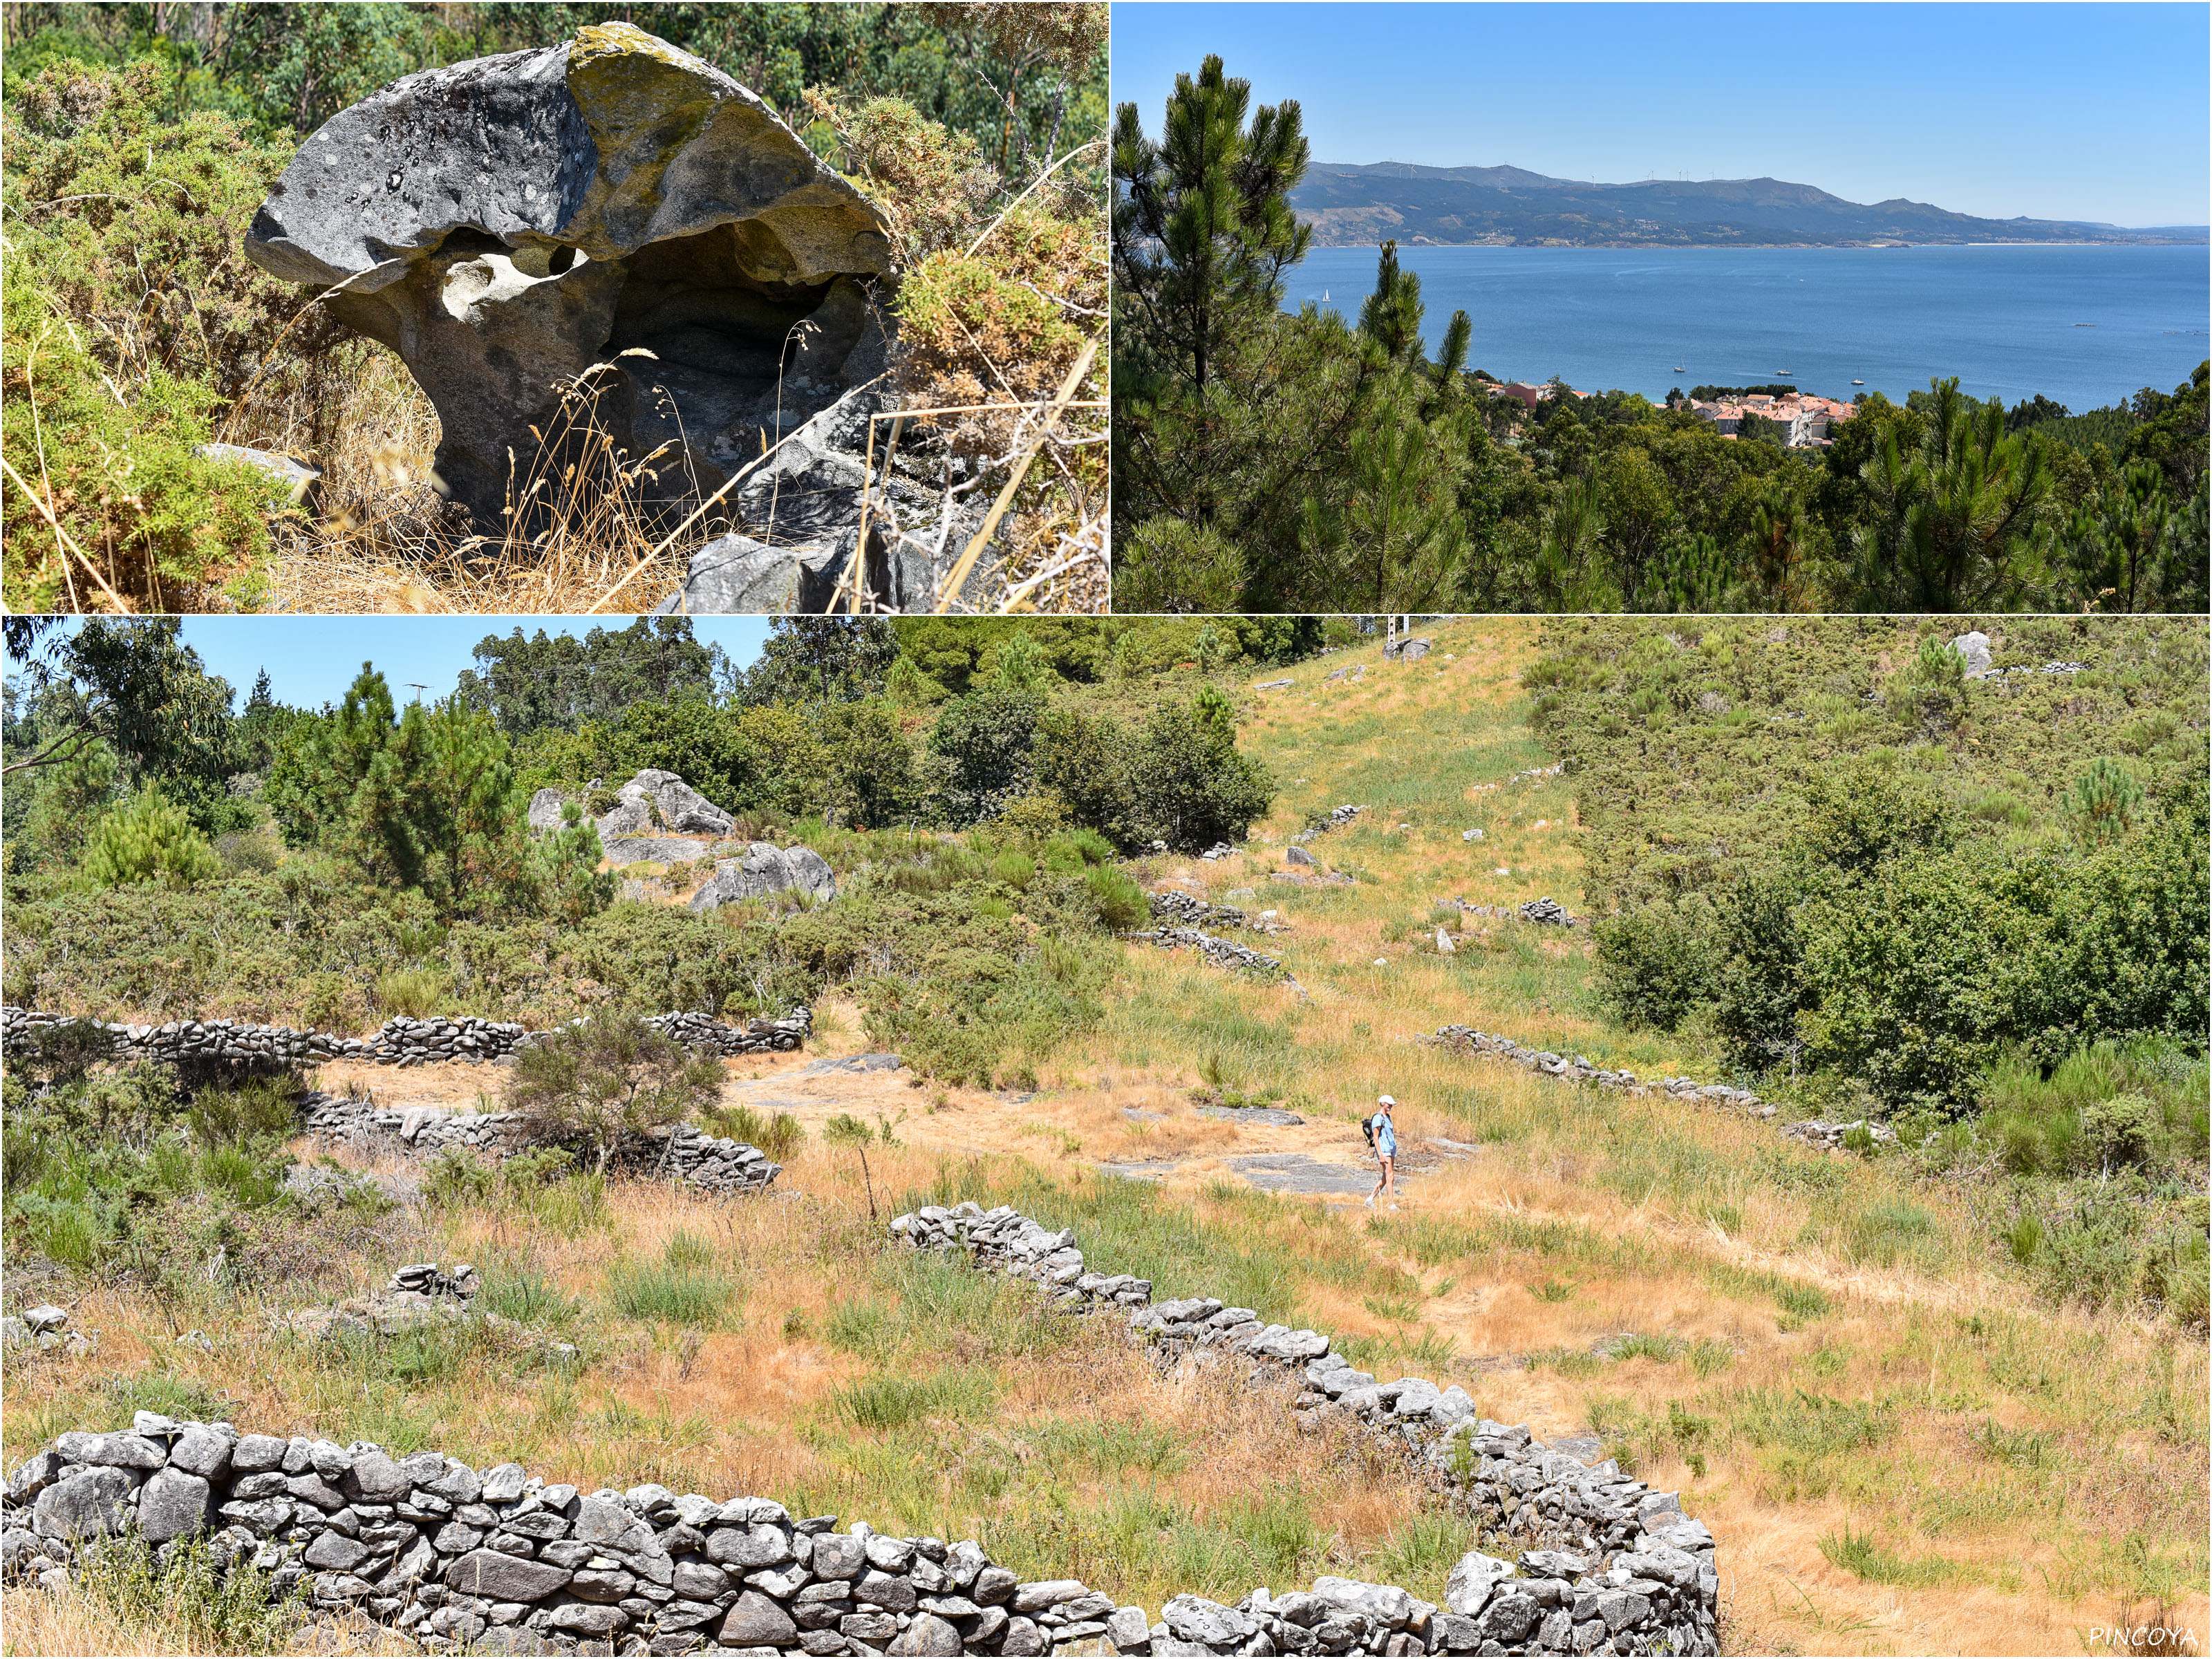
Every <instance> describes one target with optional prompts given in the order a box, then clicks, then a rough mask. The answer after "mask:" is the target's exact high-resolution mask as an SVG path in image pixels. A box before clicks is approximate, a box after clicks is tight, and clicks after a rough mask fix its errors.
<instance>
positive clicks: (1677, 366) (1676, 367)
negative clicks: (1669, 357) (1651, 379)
mask: <svg viewBox="0 0 2212 1659" xmlns="http://www.w3.org/2000/svg"><path fill="white" fill-rule="evenodd" d="M1674 372H1675V373H1676V374H1688V373H1689V372H1690V371H1689V370H1687V369H1686V368H1683V367H1682V366H1681V364H1680V363H1677V364H1675V365H1674Z"/></svg>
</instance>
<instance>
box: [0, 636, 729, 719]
mask: <svg viewBox="0 0 2212 1659" xmlns="http://www.w3.org/2000/svg"><path fill="white" fill-rule="evenodd" d="M630 621H631V618H629V617H622V616H617V617H185V618H184V621H183V625H182V629H181V630H180V632H181V637H182V638H183V639H184V641H185V643H186V644H187V645H189V646H191V647H192V648H193V649H194V650H195V651H197V652H198V653H199V654H200V660H201V662H203V663H204V664H205V665H206V666H207V671H208V672H210V674H220V675H221V676H222V678H225V679H227V680H228V681H229V682H230V684H231V687H232V689H233V690H234V691H236V693H237V694H238V695H237V696H236V697H235V699H234V701H233V702H232V704H231V707H232V709H233V710H234V711H237V710H240V709H243V708H245V707H246V696H247V694H248V693H250V692H251V691H252V690H253V681H254V678H255V677H256V676H257V675H258V674H259V673H260V671H262V670H263V669H264V668H266V669H267V670H268V671H269V687H270V692H271V693H272V694H273V695H274V696H276V701H277V702H283V703H289V704H291V705H292V706H293V707H294V708H321V707H322V706H323V704H325V703H326V702H332V703H334V702H339V701H340V700H341V699H343V697H344V696H345V693H346V687H348V686H349V685H350V684H353V679H354V676H355V675H356V674H358V673H360V672H361V665H362V663H363V662H364V661H367V662H373V663H374V664H375V665H376V666H377V668H378V669H379V670H380V671H381V672H382V673H383V675H384V678H385V682H386V684H389V685H390V686H391V687H392V695H393V696H395V697H396V698H397V699H398V701H400V702H407V701H408V700H409V699H410V698H412V697H414V696H416V695H417V693H416V691H415V690H414V689H413V687H414V684H416V683H419V684H422V686H424V687H425V688H427V689H426V690H423V691H422V693H421V694H420V695H421V696H423V697H425V698H431V699H435V698H438V697H442V696H446V695H447V693H449V692H451V691H452V690H453V685H454V683H455V682H456V681H457V680H458V679H459V678H460V673H461V671H462V670H463V669H464V668H472V667H474V666H475V662H474V660H473V659H472V658H471V655H470V653H471V652H473V651H474V650H475V649H476V646H477V641H478V640H481V639H483V637H484V635H487V634H500V635H506V634H508V633H511V632H513V630H514V629H517V628H520V629H522V631H523V633H524V634H525V635H534V634H536V633H537V632H538V630H539V629H544V631H545V632H547V633H549V634H574V635H576V636H577V637H578V638H582V637H583V636H584V635H587V634H589V633H590V632H591V631H592V629H594V628H610V629H616V630H619V629H624V628H627V627H629V624H630ZM768 624H769V619H768V618H767V617H694V618H693V619H692V623H691V631H692V634H693V635H694V636H695V637H696V638H697V639H698V640H700V641H702V643H706V644H710V645H719V646H720V647H722V651H723V653H724V654H725V655H726V656H727V657H728V658H729V659H730V660H731V661H732V662H733V663H736V664H737V665H738V666H739V667H744V666H747V665H750V664H751V662H752V661H753V660H754V659H756V658H757V657H758V656H759V655H760V650H761V642H762V641H763V640H765V639H766V638H767V637H768ZM8 667H9V671H10V672H11V673H12V672H13V671H14V669H15V662H14V660H13V659H9V664H8Z"/></svg>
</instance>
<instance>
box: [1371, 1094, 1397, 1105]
mask: <svg viewBox="0 0 2212 1659" xmlns="http://www.w3.org/2000/svg"><path fill="white" fill-rule="evenodd" d="M1375 1103H1376V1105H1377V1106H1395V1105H1396V1104H1397V1102H1396V1101H1395V1100H1393V1099H1391V1098H1390V1097H1389V1096H1388V1095H1382V1096H1378V1097H1376V1102H1375Z"/></svg>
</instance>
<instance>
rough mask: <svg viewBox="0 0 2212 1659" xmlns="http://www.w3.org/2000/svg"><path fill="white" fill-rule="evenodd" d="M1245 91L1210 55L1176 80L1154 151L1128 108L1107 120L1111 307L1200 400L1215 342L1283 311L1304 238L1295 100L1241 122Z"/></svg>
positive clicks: (1303, 154)
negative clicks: (1123, 309) (1296, 209)
mask: <svg viewBox="0 0 2212 1659" xmlns="http://www.w3.org/2000/svg"><path fill="white" fill-rule="evenodd" d="M1251 97H1252V83H1251V82H1249V81H1245V80H1241V79H1231V78H1230V77H1228V76H1225V75H1224V74H1223V72H1222V66H1221V59H1220V58H1219V57H1218V56H1212V57H1209V58H1206V61H1205V63H1204V64H1202V65H1201V66H1200V70H1199V73H1198V78H1197V80H1195V81H1193V80H1192V79H1191V77H1190V76H1188V75H1179V76H1176V88H1175V92H1174V94H1172V95H1171V96H1170V98H1169V100H1168V106H1167V117H1166V120H1165V123H1164V125H1163V126H1162V128H1161V135H1160V141H1159V142H1158V143H1153V142H1152V139H1150V138H1148V137H1146V135H1145V131H1144V127H1143V125H1142V123H1141V122H1140V121H1139V118H1138V115H1137V106H1135V105H1134V104H1123V105H1121V106H1120V107H1119V108H1118V109H1117V110H1116V111H1115V126H1114V180H1115V186H1116V189H1115V201H1114V215H1113V256H1114V279H1115V295H1116V299H1117V301H1123V302H1125V303H1126V305H1127V312H1128V320H1129V321H1130V323H1131V325H1133V327H1134V328H1135V329H1136V330H1137V331H1139V333H1140V334H1141V335H1142V336H1143V337H1144V338H1145V340H1146V343H1147V345H1148V347H1149V348H1150V353H1151V356H1152V359H1153V360H1154V361H1155V362H1158V364H1159V365H1160V367H1161V368H1162V369H1163V370H1164V372H1165V373H1167V374H1170V376H1172V377H1173V378H1175V379H1176V380H1182V381H1184V382H1186V383H1187V384H1188V387H1189V388H1190V390H1191V391H1193V392H1195V393H1196V394H1197V395H1198V396H1200V397H1203V396H1204V395H1205V392H1206V386H1207V383H1208V379H1209V376H1210V373H1211V370H1212V364H1213V362H1214V360H1215V359H1216V357H1217V356H1218V355H1219V353H1220V350H1221V347H1222V343H1223V341H1224V338H1225V336H1226V335H1227V334H1228V332H1229V331H1231V330H1232V329H1234V328H1236V327H1237V325H1239V324H1240V322H1241V321H1243V319H1246V318H1249V316H1250V315H1251V314H1252V313H1254V312H1255V311H1257V312H1260V313H1262V314H1265V313H1272V312H1273V310H1274V309H1275V308H1276V307H1278V306H1279V305H1280V304H1281V303H1282V293H1283V272H1284V270H1286V269H1287V268H1288V267H1289V266H1291V265H1292V264H1296V263H1297V261H1298V260H1300V259H1302V258H1304V257H1305V252H1306V246H1307V244H1308V243H1309V242H1310V240H1312V232H1311V231H1310V229H1309V228H1307V227H1305V226H1304V225H1301V224H1300V223H1299V222H1297V216H1296V215H1295V214H1293V213H1292V212H1291V204H1290V192H1291V191H1292V190H1293V189H1295V188H1296V187H1297V184H1298V181H1299V180H1300V179H1304V177H1305V170H1306V160H1307V149H1306V140H1305V134H1304V125H1303V123H1304V118H1303V117H1302V115H1301V114H1300V112H1299V109H1298V106H1297V101H1296V100H1285V101H1284V102H1283V103H1281V104H1279V105H1274V106H1269V105H1265V104H1263V105H1261V106H1260V108H1259V109H1258V110H1257V111H1255V112H1254V113H1253V116H1252V124H1251V125H1250V127H1249V129H1248V128H1247V127H1246V126H1245V125H1244V112H1245V109H1246V106H1248V105H1249V103H1250V101H1251Z"/></svg>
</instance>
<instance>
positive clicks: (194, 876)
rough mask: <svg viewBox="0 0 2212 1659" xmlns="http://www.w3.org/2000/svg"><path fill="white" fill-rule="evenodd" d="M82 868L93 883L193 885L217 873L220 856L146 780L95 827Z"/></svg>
mask: <svg viewBox="0 0 2212 1659" xmlns="http://www.w3.org/2000/svg"><path fill="white" fill-rule="evenodd" d="M82 867H83V871H84V876H85V879H86V880H88V881H89V882H90V883H91V884H93V885H94V886H95V887H122V886H128V885H133V884H139V883H146V882H156V883H159V884H161V885H163V886H167V887H195V886H197V885H198V884H200V883H201V882H204V881H206V880H209V879H210V878H213V877H214V876H216V875H217V874H219V873H221V872H222V860H220V859H218V858H216V855H215V849H214V848H212V847H210V846H209V845H208V842H207V837H206V836H203V835H201V834H200V832H199V831H198V830H197V829H194V828H193V827H192V822H191V818H190V817H188V816H187V815H186V814H185V810H184V809H183V808H182V807H180V806H177V805H173V804H172V803H171V802H170V800H169V799H168V797H167V796H166V795H164V794H163V793H161V787H160V786H159V785H158V784H150V783H149V784H148V785H147V786H146V787H144V788H143V789H142V790H140V791H139V792H138V793H137V794H136V795H135V796H133V797H132V798H131V800H130V801H129V802H128V803H126V804H125V805H121V806H118V807H117V808H116V809H115V810H114V811H112V812H110V813H108V815H107V816H106V817H104V818H102V819H100V822H99V823H97V824H95V825H94V826H93V831H92V836H91V839H90V841H89V842H87V844H86V847H85V852H84V863H83V866H82Z"/></svg>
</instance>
